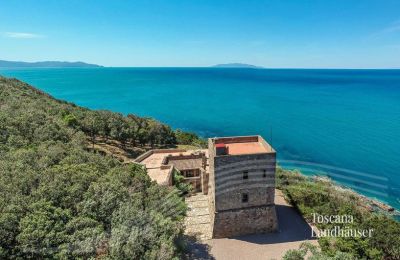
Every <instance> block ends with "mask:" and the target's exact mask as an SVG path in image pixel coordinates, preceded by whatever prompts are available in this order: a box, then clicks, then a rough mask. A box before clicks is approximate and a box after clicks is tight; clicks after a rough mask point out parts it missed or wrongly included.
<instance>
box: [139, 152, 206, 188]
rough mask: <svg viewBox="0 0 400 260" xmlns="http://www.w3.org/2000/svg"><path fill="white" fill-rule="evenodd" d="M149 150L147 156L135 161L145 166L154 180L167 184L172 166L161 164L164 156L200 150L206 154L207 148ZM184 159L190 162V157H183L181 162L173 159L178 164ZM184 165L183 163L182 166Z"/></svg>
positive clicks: (189, 153)
mask: <svg viewBox="0 0 400 260" xmlns="http://www.w3.org/2000/svg"><path fill="white" fill-rule="evenodd" d="M149 152H151V153H150V155H149V156H147V157H145V158H143V159H139V160H136V162H137V163H140V164H143V165H145V166H146V169H147V173H148V175H149V176H150V178H151V179H152V180H154V181H156V182H157V183H158V184H160V185H168V182H169V178H171V176H170V174H169V173H170V170H171V169H170V168H172V166H173V165H171V164H170V165H163V160H164V158H165V157H167V156H168V155H173V156H179V155H192V154H193V153H196V152H202V153H205V154H206V156H208V150H206V149H201V150H187V151H174V150H169V149H165V150H163V149H159V150H156V151H154V152H152V151H149ZM185 161H188V162H189V163H191V159H184V160H182V161H181V162H178V160H176V161H174V162H177V163H178V164H179V163H180V164H184V163H185ZM168 166H169V167H168ZM182 167H184V165H183V166H182Z"/></svg>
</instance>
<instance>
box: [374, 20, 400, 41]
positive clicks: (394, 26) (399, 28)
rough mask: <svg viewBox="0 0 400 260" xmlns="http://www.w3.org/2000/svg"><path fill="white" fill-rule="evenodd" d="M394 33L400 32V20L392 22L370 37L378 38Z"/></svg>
mask: <svg viewBox="0 0 400 260" xmlns="http://www.w3.org/2000/svg"><path fill="white" fill-rule="evenodd" d="M396 32H400V20H397V21H394V22H393V23H391V24H390V25H389V26H387V27H386V28H383V29H382V30H380V31H379V32H376V33H373V34H372V35H371V37H372V38H377V37H380V36H383V35H386V34H391V33H396Z"/></svg>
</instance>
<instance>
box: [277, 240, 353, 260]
mask: <svg viewBox="0 0 400 260" xmlns="http://www.w3.org/2000/svg"><path fill="white" fill-rule="evenodd" d="M305 258H307V259H308V260H353V259H354V257H353V256H352V255H351V254H348V253H343V252H340V251H338V252H336V253H335V254H334V255H333V256H328V255H327V254H325V253H323V252H321V251H320V250H319V249H318V247H317V246H315V245H313V244H311V243H308V242H304V243H302V244H301V245H300V248H299V249H297V250H296V249H290V250H288V251H287V252H286V253H285V255H284V256H283V258H282V259H283V260H303V259H305Z"/></svg>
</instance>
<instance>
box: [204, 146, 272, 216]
mask: <svg viewBox="0 0 400 260" xmlns="http://www.w3.org/2000/svg"><path fill="white" fill-rule="evenodd" d="M210 160H211V157H210ZM213 161H214V166H213V168H214V170H213V172H214V186H215V188H214V192H215V193H214V195H215V211H217V212H218V211H223V210H229V209H237V208H242V207H252V206H264V205H271V204H273V203H274V197H275V196H274V195H275V194H274V191H275V166H276V158H275V153H263V154H251V155H228V156H216V157H214V160H213ZM210 168H211V167H210ZM244 173H246V174H247V178H246V179H244V177H243V176H244ZM242 194H247V196H248V202H242Z"/></svg>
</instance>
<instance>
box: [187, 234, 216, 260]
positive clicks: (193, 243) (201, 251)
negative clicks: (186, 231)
mask: <svg viewBox="0 0 400 260" xmlns="http://www.w3.org/2000/svg"><path fill="white" fill-rule="evenodd" d="M183 241H184V247H185V252H184V255H183V259H188V260H189V259H190V260H191V259H198V260H214V259H215V258H214V257H213V256H212V255H211V254H210V250H211V247H210V246H209V245H208V244H206V243H203V242H202V241H199V240H198V239H197V238H196V236H195V235H193V236H188V235H185V236H183Z"/></svg>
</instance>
